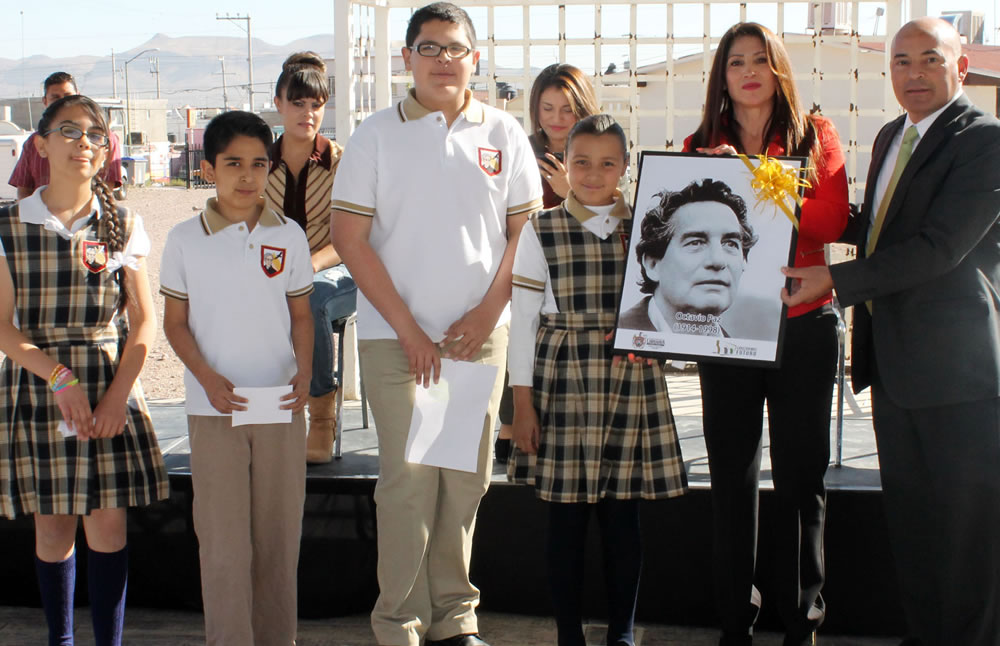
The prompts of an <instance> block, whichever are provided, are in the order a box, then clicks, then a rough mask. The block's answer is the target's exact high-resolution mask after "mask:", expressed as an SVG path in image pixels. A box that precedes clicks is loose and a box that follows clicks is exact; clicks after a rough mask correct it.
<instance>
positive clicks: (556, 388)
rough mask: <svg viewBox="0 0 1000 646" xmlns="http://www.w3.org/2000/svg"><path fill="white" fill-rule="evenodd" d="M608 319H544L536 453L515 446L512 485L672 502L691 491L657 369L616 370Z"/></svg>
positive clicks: (552, 495)
mask: <svg viewBox="0 0 1000 646" xmlns="http://www.w3.org/2000/svg"><path fill="white" fill-rule="evenodd" d="M614 323H615V321H614V314H592V313H568V314H543V315H542V317H541V325H540V327H539V330H538V336H537V340H536V344H535V347H536V352H535V377H534V401H535V410H536V412H537V413H538V420H539V425H540V429H541V436H540V440H539V447H538V453H537V455H534V456H532V455H526V454H524V453H522V452H521V451H519V450H517V449H515V450H514V454H513V455H512V457H511V459H510V461H509V462H508V466H507V469H508V477H509V479H510V480H511V481H513V482H520V483H524V484H531V485H534V487H535V489H536V493H537V495H538V497H540V498H542V499H543V500H547V501H551V502H588V503H594V502H598V501H599V500H601V499H602V498H612V499H629V498H644V499H657V498H669V497H672V496H677V495H680V494H683V493H684V492H685V491H686V490H687V474H686V473H685V471H684V461H683V459H682V458H681V450H680V444H679V442H678V439H677V429H676V427H675V426H674V417H673V413H672V412H671V410H670V400H669V398H668V397H667V384H666V380H665V379H664V374H663V370H662V367H661V366H660V365H659V364H655V365H652V366H648V365H646V364H645V363H629V362H627V361H625V360H622V361H620V362H618V364H617V365H612V358H613V357H612V354H611V352H610V346H609V344H608V342H607V341H606V340H605V338H604V336H605V334H606V333H607V330H609V329H611V328H613V327H614Z"/></svg>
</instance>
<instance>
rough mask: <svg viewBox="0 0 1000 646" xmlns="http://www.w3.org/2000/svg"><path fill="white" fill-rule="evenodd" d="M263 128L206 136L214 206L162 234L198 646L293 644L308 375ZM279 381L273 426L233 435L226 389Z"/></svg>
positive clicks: (305, 312)
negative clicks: (270, 198) (283, 416)
mask: <svg viewBox="0 0 1000 646" xmlns="http://www.w3.org/2000/svg"><path fill="white" fill-rule="evenodd" d="M270 145H271V131H270V129H269V128H268V126H267V124H266V123H264V121H263V120H262V119H261V118H260V117H258V116H256V115H253V114H250V113H248V112H228V113H225V114H223V115H220V116H218V117H216V118H215V119H213V120H212V121H211V123H209V124H208V127H207V128H206V129H205V161H203V162H202V166H201V169H202V173H203V174H204V175H205V177H207V178H208V179H209V180H210V181H214V182H215V186H216V197H215V198H213V199H210V200H208V203H207V204H206V205H205V210H204V211H203V212H202V213H201V214H199V215H198V216H196V217H194V218H191V219H190V220H187V221H186V222H182V223H181V224H179V225H177V226H176V227H174V228H173V230H171V231H170V234H169V236H168V237H167V243H166V246H165V247H164V250H163V261H162V264H161V266H160V293H162V294H163V295H164V296H165V297H166V298H165V299H164V301H165V309H164V316H163V330H164V332H165V333H166V336H167V340H169V341H170V345H171V346H172V347H173V348H174V351H175V352H176V353H177V356H178V357H180V359H181V361H183V362H184V366H185V368H186V370H185V374H184V386H185V391H186V399H187V401H186V410H187V414H188V434H189V439H190V444H191V480H192V484H193V486H194V526H195V532H196V533H197V535H198V544H199V553H200V558H201V585H202V599H203V601H204V607H205V636H206V640H207V642H208V644H226V645H228V644H292V643H294V641H295V633H296V611H297V602H296V601H297V597H296V569H297V567H298V558H299V540H300V536H301V533H302V506H303V503H304V500H305V450H306V449H305V439H306V428H305V420H304V414H303V412H302V408H303V407H304V406H305V403H306V399H307V396H308V394H309V380H310V378H311V376H312V374H311V373H312V344H313V323H312V312H311V310H310V308H309V298H308V295H309V293H310V292H311V291H312V289H313V287H312V278H313V273H312V264H311V262H310V255H309V243H308V242H307V240H306V236H305V233H304V232H303V231H302V229H301V228H300V227H299V226H298V225H296V224H295V223H294V222H291V221H290V220H286V219H285V218H283V217H281V216H279V215H278V214H277V213H275V212H274V211H272V210H271V209H268V208H266V207H265V206H264V202H263V200H262V199H261V197H260V196H261V195H262V194H263V191H264V188H265V186H266V185H267V173H268V159H267V150H268V146H270ZM286 384H290V385H291V386H292V392H291V393H290V394H288V395H285V396H284V397H283V398H282V399H283V400H284V403H283V405H282V408H285V409H289V410H291V411H292V421H291V422H290V423H284V424H250V425H245V426H236V427H234V426H233V425H232V419H231V413H232V412H233V411H236V410H245V409H246V407H245V406H244V404H245V403H246V401H247V400H246V399H244V398H242V397H239V396H237V395H236V394H235V393H234V391H233V388H234V386H241V387H274V386H284V385H286Z"/></svg>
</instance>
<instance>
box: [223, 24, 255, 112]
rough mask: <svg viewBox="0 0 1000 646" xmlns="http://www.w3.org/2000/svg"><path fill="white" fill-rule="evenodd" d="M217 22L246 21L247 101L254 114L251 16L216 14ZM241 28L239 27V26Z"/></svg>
mask: <svg viewBox="0 0 1000 646" xmlns="http://www.w3.org/2000/svg"><path fill="white" fill-rule="evenodd" d="M215 19H216V20H228V21H230V22H233V23H235V22H236V21H237V20H242V21H244V22H245V23H246V24H247V26H246V29H245V31H246V32H247V68H248V73H247V99H248V101H249V102H250V112H253V111H254V110H253V35H252V33H251V29H250V14H247V15H245V16H241V15H239V14H236V15H235V16H230V15H229V14H228V13H227V14H226V15H224V16H220V15H219V14H215ZM237 26H239V25H237Z"/></svg>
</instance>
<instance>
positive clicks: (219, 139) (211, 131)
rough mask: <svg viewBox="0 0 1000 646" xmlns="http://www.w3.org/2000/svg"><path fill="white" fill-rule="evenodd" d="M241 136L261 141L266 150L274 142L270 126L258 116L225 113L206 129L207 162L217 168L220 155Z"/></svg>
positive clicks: (250, 113) (240, 111)
mask: <svg viewBox="0 0 1000 646" xmlns="http://www.w3.org/2000/svg"><path fill="white" fill-rule="evenodd" d="M240 135H243V136H245V137H253V138H254V139H260V141H261V142H262V143H263V144H264V147H266V148H270V147H271V144H272V143H273V142H274V136H273V135H272V134H271V128H270V126H268V125H267V123H265V122H264V120H263V119H261V118H260V117H258V116H257V115H256V114H254V113H252V112H243V111H242V110H233V111H232V112H223V113H222V114H220V115H219V116H217V117H215V118H214V119H212V120H211V121H209V122H208V126H207V127H206V128H205V143H204V146H205V161H207V162H208V163H209V164H211V165H212V166H215V158H216V157H217V156H218V154H219V153H220V152H222V151H223V150H225V149H226V147H227V146H228V145H229V144H230V142H232V140H233V139H235V138H236V137H239V136H240Z"/></svg>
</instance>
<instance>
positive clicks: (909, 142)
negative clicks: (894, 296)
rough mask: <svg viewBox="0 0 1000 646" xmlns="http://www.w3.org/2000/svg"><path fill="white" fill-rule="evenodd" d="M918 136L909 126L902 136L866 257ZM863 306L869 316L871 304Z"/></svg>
mask: <svg viewBox="0 0 1000 646" xmlns="http://www.w3.org/2000/svg"><path fill="white" fill-rule="evenodd" d="M919 136H920V133H918V132H917V127H916V126H910V127H909V128H907V129H906V132H905V133H904V134H903V145H902V146H900V147H899V156H898V157H896V167H895V168H893V169H892V177H891V178H889V185H888V186H886V187H885V195H883V196H882V201H881V202H880V203H879V205H878V213H876V214H875V222H873V223H872V230H871V231H870V232H869V234H868V243H867V244H866V245H865V255H866V256H870V255H872V252H873V251H875V244H876V243H877V242H878V236H879V234H880V233H882V224H883V223H884V222H885V213H886V211H888V210H889V202H891V201H892V194H893V193H894V192H895V190H896V184H898V183H899V178H900V176H901V175H902V174H903V169H904V168H906V162H908V161H910V155H912V154H913V144H914V142H916V141H917V138H918V137H919ZM865 306H866V307H867V308H868V313H869V314H871V311H872V302H871V301H865Z"/></svg>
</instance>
